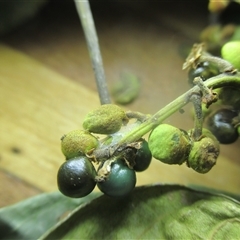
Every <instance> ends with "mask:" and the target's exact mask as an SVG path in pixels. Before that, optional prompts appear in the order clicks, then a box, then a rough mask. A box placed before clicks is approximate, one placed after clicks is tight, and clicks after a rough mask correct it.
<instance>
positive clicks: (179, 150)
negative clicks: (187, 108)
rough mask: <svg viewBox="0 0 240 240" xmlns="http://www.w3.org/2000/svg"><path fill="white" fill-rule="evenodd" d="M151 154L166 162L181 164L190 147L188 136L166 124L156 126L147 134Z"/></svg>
mask: <svg viewBox="0 0 240 240" xmlns="http://www.w3.org/2000/svg"><path fill="white" fill-rule="evenodd" d="M148 145H149V149H150V151H151V152H152V156H153V157H154V158H156V159H158V160H160V161H162V162H164V163H167V164H179V165H180V164H182V163H183V162H184V161H186V159H187V157H188V153H189V151H190V147H191V141H190V139H189V136H188V135H187V133H186V132H184V131H183V130H180V129H178V128H176V127H174V126H171V125H168V124H161V125H159V126H158V127H156V128H155V129H154V130H153V131H152V132H151V134H150V136H149V141H148Z"/></svg>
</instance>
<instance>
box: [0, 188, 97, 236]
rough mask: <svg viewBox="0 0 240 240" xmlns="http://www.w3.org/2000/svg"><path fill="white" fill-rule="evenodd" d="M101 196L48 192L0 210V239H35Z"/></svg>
mask: <svg viewBox="0 0 240 240" xmlns="http://www.w3.org/2000/svg"><path fill="white" fill-rule="evenodd" d="M96 196H99V194H98V193H97V194H96V193H95V194H90V195H88V196H87V197H85V198H81V199H72V198H67V197H65V196H63V195H62V194H61V193H59V192H54V193H44V194H41V195H38V196H36V197H32V198H29V199H27V200H24V201H22V202H19V203H17V204H14V205H12V206H9V207H4V208H2V209H0V239H4V240H7V239H11V240H14V239H17V240H21V239H24V240H28V239H29V240H32V239H37V238H39V237H40V236H41V235H42V234H43V233H45V232H46V231H47V230H48V229H49V228H51V227H52V226H54V225H56V223H57V222H58V221H59V220H60V219H61V218H64V216H65V217H66V215H68V213H70V212H71V211H72V210H73V209H74V208H76V207H78V206H79V205H81V204H83V203H85V202H87V201H90V200H92V199H93V198H95V197H96Z"/></svg>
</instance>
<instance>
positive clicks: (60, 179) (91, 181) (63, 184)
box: [57, 157, 96, 198]
mask: <svg viewBox="0 0 240 240" xmlns="http://www.w3.org/2000/svg"><path fill="white" fill-rule="evenodd" d="M95 176H96V170H95V168H94V166H93V165H92V163H91V162H90V160H89V159H88V158H86V157H76V158H72V159H69V160H68V161H66V162H64V163H63V164H62V165H61V166H60V168H59V170H58V174H57V184H58V188H59V191H60V192H61V193H62V194H64V195H65V196H68V197H72V198H81V197H84V196H86V195H88V194H89V193H91V192H92V191H93V189H94V187H95V185H96V182H95Z"/></svg>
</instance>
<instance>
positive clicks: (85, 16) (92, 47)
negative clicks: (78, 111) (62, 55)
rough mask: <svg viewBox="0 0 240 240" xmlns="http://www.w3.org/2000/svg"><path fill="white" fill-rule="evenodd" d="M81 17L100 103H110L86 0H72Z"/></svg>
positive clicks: (95, 34) (93, 26) (94, 30)
mask: <svg viewBox="0 0 240 240" xmlns="http://www.w3.org/2000/svg"><path fill="white" fill-rule="evenodd" d="M74 1H75V5H76V8H77V11H78V15H79V17H80V19H81V23H82V27H83V31H84V34H85V38H86V42H87V45H88V51H89V54H90V57H91V61H92V66H93V70H94V73H95V79H96V84H97V88H98V94H99V99H100V102H101V104H107V103H111V99H110V95H109V92H108V88H107V83H106V78H105V74H104V68H103V62H102V57H101V53H100V48H99V44H98V37H97V33H96V29H95V25H94V21H93V17H92V13H91V9H90V6H89V2H88V0H74Z"/></svg>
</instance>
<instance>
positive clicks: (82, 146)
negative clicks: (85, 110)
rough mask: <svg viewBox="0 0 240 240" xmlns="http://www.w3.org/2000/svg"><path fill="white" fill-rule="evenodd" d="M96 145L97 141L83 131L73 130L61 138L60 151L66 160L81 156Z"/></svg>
mask: <svg viewBox="0 0 240 240" xmlns="http://www.w3.org/2000/svg"><path fill="white" fill-rule="evenodd" d="M98 144H99V143H98V139H97V138H96V137H94V136H93V135H92V134H90V133H89V132H87V131H85V130H73V131H71V132H69V133H68V134H66V135H64V136H63V137H62V138H61V149H62V152H63V154H64V155H65V157H66V159H70V158H74V157H77V156H83V155H85V154H86V153H88V152H89V151H91V150H93V149H95V148H97V147H98Z"/></svg>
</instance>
